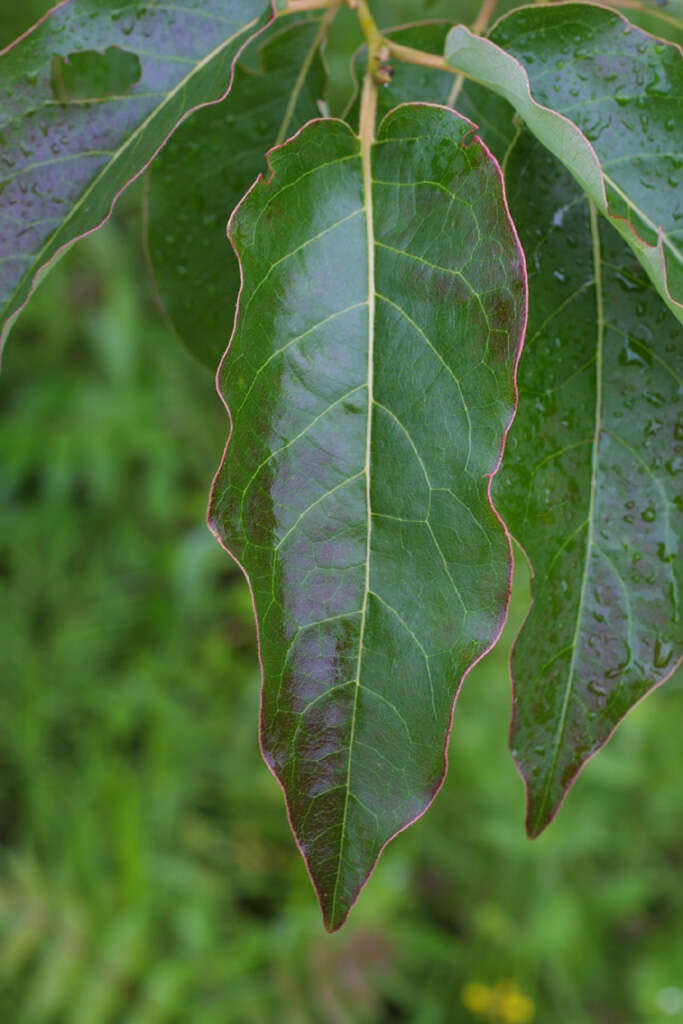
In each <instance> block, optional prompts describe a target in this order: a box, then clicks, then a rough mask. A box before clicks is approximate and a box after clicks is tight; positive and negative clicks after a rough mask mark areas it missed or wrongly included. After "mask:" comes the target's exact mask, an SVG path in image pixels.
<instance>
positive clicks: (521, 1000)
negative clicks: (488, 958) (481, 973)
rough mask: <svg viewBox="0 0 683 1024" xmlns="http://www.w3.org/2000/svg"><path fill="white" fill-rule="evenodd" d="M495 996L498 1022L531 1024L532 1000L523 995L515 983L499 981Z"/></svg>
mask: <svg viewBox="0 0 683 1024" xmlns="http://www.w3.org/2000/svg"><path fill="white" fill-rule="evenodd" d="M496 994H497V1006H496V1011H497V1014H498V1016H499V1018H500V1020H502V1021H504V1022H505V1024H531V1021H532V1020H533V1019H534V1011H535V1006H534V1003H533V1000H532V999H529V997H528V996H525V995H524V993H523V992H522V990H521V989H520V987H519V985H518V984H517V982H516V981H512V980H510V979H505V980H504V981H499V982H498V984H497V985H496Z"/></svg>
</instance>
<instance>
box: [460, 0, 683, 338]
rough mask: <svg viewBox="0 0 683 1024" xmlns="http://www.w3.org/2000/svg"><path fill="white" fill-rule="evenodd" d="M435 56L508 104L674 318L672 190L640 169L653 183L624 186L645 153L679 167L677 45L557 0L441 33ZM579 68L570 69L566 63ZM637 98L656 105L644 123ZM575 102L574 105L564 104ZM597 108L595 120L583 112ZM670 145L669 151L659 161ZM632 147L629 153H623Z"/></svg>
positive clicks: (681, 297)
mask: <svg viewBox="0 0 683 1024" xmlns="http://www.w3.org/2000/svg"><path fill="white" fill-rule="evenodd" d="M568 37H571V40H572V43H571V46H569V45H568V42H567V39H568ZM445 52H446V59H447V60H448V61H449V63H451V65H452V66H454V67H458V68H459V69H461V70H463V71H465V72H466V73H468V74H472V75H473V76H474V77H475V78H477V79H478V80H479V81H481V82H483V83H484V84H485V85H487V86H489V87H490V88H491V89H493V90H494V91H495V92H497V93H498V94H499V95H501V96H503V97H504V98H505V99H507V100H508V101H509V102H511V103H512V104H513V106H514V107H515V108H516V110H517V111H518V113H519V114H520V115H521V116H522V117H523V118H524V120H525V122H526V124H527V126H528V127H529V129H530V130H531V131H532V132H533V133H534V134H535V135H536V136H537V138H539V139H540V140H541V141H542V142H543V143H544V145H546V146H547V147H548V149H550V151H551V152H552V153H553V154H554V155H555V156H556V157H557V158H558V159H559V160H560V161H561V162H562V163H563V164H564V165H565V167H567V168H568V169H569V171H570V172H571V173H572V174H573V176H574V177H575V179H576V180H577V181H578V182H579V184H580V185H581V187H582V188H583V189H584V190H585V191H586V193H587V194H588V195H589V196H590V197H591V199H592V200H593V201H594V202H595V204H596V206H597V207H598V209H599V210H600V212H601V213H603V214H604V215H605V216H606V217H607V218H608V219H609V221H610V223H612V224H613V226H614V227H616V228H617V230H618V231H619V233H620V234H621V235H622V237H623V238H624V240H625V241H626V242H627V243H628V244H629V245H630V246H631V248H632V249H633V251H634V252H635V254H636V256H637V257H638V259H639V260H640V262H641V264H642V265H643V267H644V268H645V269H646V271H647V273H648V275H649V277H650V279H651V280H652V281H653V282H654V284H655V286H656V288H657V290H658V292H659V294H660V295H661V296H662V298H663V299H664V301H665V302H666V303H667V305H668V306H669V308H670V309H671V310H672V312H673V313H674V314H675V315H676V316H677V317H678V319H679V320H683V305H682V303H683V256H682V255H681V237H682V234H683V233H682V229H681V228H679V227H678V223H677V222H678V219H680V213H679V212H678V205H679V204H680V194H679V185H677V183H676V181H674V180H672V181H671V182H668V181H667V179H666V177H665V178H664V179H663V180H661V181H660V180H659V177H660V174H661V168H660V167H658V166H657V165H655V167H654V169H653V171H652V172H648V179H649V178H650V177H652V174H655V175H656V177H657V179H658V180H657V182H656V183H654V180H653V181H652V182H651V181H650V180H648V182H647V184H643V183H642V182H641V181H640V179H639V180H636V178H637V177H638V175H643V172H642V170H641V169H640V167H639V164H638V161H639V160H641V159H644V158H645V157H646V156H647V155H648V154H650V155H654V154H657V156H658V157H659V159H660V162H662V163H663V162H665V161H666V160H670V161H671V170H670V171H669V173H670V174H672V175H676V174H678V170H679V169H680V166H681V163H680V161H681V159H683V156H682V151H683V138H681V136H682V134H683V132H682V131H681V122H680V116H679V112H678V110H677V106H676V92H677V90H680V91H683V61H681V55H680V50H679V48H678V47H676V46H675V45H674V44H668V43H664V42H661V41H659V40H657V39H655V38H654V37H652V36H649V35H648V34H647V33H645V32H642V31H641V30H640V29H637V28H635V27H634V26H631V25H629V24H628V22H626V20H625V19H624V18H623V17H622V16H621V15H619V14H617V13H616V12H613V11H608V10H607V9H605V8H601V7H597V6H593V5H591V4H575V3H561V4H557V5H553V6H552V7H548V6H544V7H535V8H520V9H519V10H518V11H515V12H513V13H512V14H510V15H508V16H506V17H505V18H503V19H501V21H499V22H498V24H497V25H496V26H495V27H494V29H493V30H492V32H491V35H490V38H489V39H482V38H480V37H476V36H473V35H472V34H471V33H470V32H469V30H468V29H466V28H465V27H464V26H457V27H456V28H455V29H453V30H452V31H451V32H450V33H449V37H448V40H447V42H446V51H445ZM615 53H616V55H617V57H616V58H615V57H614V54H615ZM569 54H571V56H572V58H573V59H570V57H569ZM579 63H580V70H579V71H576V70H575V68H574V64H577V66H578V65H579ZM550 64H552V68H551V67H549V65H550ZM641 65H644V67H645V70H647V71H648V72H651V73H652V76H653V79H652V82H648V84H647V86H646V87H645V92H642V91H639V87H637V86H636V85H635V83H636V82H637V80H639V78H641V76H642V74H644V71H643V70H642V67H641ZM662 80H663V83H664V84H663V85H662V87H661V88H660V87H659V85H658V83H660V82H661V81H662ZM634 88H635V89H636V92H635V94H634V95H631V92H632V90H633V89H634ZM646 94H647V98H648V100H649V101H650V102H655V101H657V100H658V101H659V103H658V113H657V117H656V119H655V118H652V119H648V118H647V117H646V115H644V114H643V112H642V103H641V97H642V98H644V97H645V95H646ZM577 97H581V101H580V102H579V103H576V104H575V103H574V101H575V100H576V99H577ZM584 101H585V106H583V107H582V106H581V103H583V102H584ZM597 107H599V109H600V116H599V118H598V120H597V121H596V120H595V114H594V113H591V111H594V109H596V108H597ZM586 111H588V113H587V112H586ZM659 111H661V112H662V115H661V117H660V112H659ZM655 120H656V121H657V123H654V122H655ZM660 121H661V122H662V123H659V122H660ZM664 121H666V124H665V123H664ZM669 123H670V124H671V129H669V127H668V125H669ZM669 131H672V132H673V134H672V135H669ZM629 133H630V135H632V136H633V138H632V139H631V140H630V141H629V140H628V135H629ZM589 136H590V139H591V141H589ZM670 140H673V153H672V154H671V155H670V156H669V155H668V153H667V148H666V147H667V146H668V145H669V143H670ZM665 144H666V145H665ZM633 146H635V147H636V149H635V151H634V152H630V151H629V150H630V149H632V148H633ZM653 146H654V147H655V149H654V151H653ZM624 147H626V154H625V155H624V154H623V149H624ZM615 152H620V153H621V154H622V156H620V158H619V159H620V160H621V163H622V164H623V166H621V167H620V168H619V169H618V170H617V171H614V170H612V171H611V172H610V173H608V172H607V170H606V168H607V166H609V165H610V162H611V165H612V167H614V166H616V164H615V162H614V154H615Z"/></svg>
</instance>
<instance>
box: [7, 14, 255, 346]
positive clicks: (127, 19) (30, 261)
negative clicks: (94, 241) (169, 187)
mask: <svg viewBox="0 0 683 1024" xmlns="http://www.w3.org/2000/svg"><path fill="white" fill-rule="evenodd" d="M265 8H266V4H265V3H264V0H203V2H201V3H199V2H198V0H177V2H176V3H175V4H174V5H173V6H171V7H168V6H164V5H161V6H158V7H157V6H156V5H154V4H149V3H140V2H124V3H121V4H117V5H116V6H114V5H112V4H110V3H97V2H94V0H65V2H63V3H61V4H59V5H58V6H57V7H56V8H54V10H53V11H52V12H51V13H50V14H49V15H48V16H47V17H46V18H45V19H44V20H43V21H41V22H39V23H38V24H37V25H36V26H35V27H34V29H33V30H32V31H31V32H29V33H27V34H26V35H25V36H23V37H21V38H20V39H19V40H18V41H17V42H16V43H15V44H13V45H12V46H10V47H9V48H8V49H7V50H5V51H4V52H3V53H2V54H0V341H2V340H4V338H5V337H6V334H7V332H8V330H9V327H10V325H11V322H12V320H13V319H14V317H15V316H16V314H17V312H18V311H19V310H20V309H21V308H22V306H23V305H24V304H25V302H26V300H27V298H28V296H29V295H30V293H31V291H32V289H33V287H34V284H35V279H36V275H37V274H38V272H39V271H40V270H41V268H44V267H45V266H46V265H48V264H49V263H50V261H51V260H53V259H54V257H55V255H56V254H57V253H58V252H59V251H60V250H62V249H63V248H64V247H65V246H67V245H68V244H69V243H71V242H72V241H74V240H75V239H76V238H79V237H81V236H82V235H83V234H85V233H87V232H89V231H92V230H93V229H94V228H96V227H98V226H99V225H100V224H102V223H103V222H104V220H106V218H107V217H108V216H109V214H110V212H111V209H112V207H113V205H114V203H115V201H116V198H117V197H118V195H119V194H120V193H121V192H122V191H123V190H124V189H125V187H126V186H127V185H128V184H129V183H130V181H131V180H132V179H133V178H135V177H136V176H137V175H138V174H139V173H140V172H141V171H142V170H143V169H144V167H145V166H146V165H147V164H148V163H149V161H150V160H151V159H152V157H153V156H154V154H155V153H156V152H157V150H158V149H159V148H160V147H161V146H162V145H163V144H164V142H165V141H166V140H167V138H168V136H169V135H170V133H171V132H172V131H173V130H174V128H175V127H176V125H177V124H178V122H179V121H180V120H181V119H182V118H183V117H184V116H185V115H186V114H187V113H188V111H191V110H193V109H194V108H196V107H197V106H199V105H201V104H203V103H208V102H213V101H215V100H217V99H219V98H220V97H221V96H222V95H224V94H225V93H226V92H227V91H228V89H229V86H230V81H231V77H232V64H233V61H234V59H235V57H236V56H237V54H238V53H239V51H240V50H241V48H242V47H243V46H244V45H245V44H246V43H247V42H248V40H249V39H250V38H251V37H252V36H253V35H254V33H255V32H256V31H257V30H258V28H259V27H260V26H262V25H265V23H266V21H267V20H268V16H267V14H266V15H264V13H263V12H264V9H265ZM64 69H67V70H68V69H73V74H72V75H71V78H70V80H68V81H65V75H64V74H63V73H62V72H63V71H64ZM66 77H68V76H66ZM88 87H89V88H90V95H88ZM111 89H114V90H116V89H125V91H124V92H122V93H121V94H117V93H116V92H114V94H109V90H111ZM84 92H85V94H84Z"/></svg>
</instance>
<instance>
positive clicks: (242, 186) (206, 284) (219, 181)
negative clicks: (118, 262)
mask: <svg viewBox="0 0 683 1024" xmlns="http://www.w3.org/2000/svg"><path fill="white" fill-rule="evenodd" d="M324 29H325V25H324V24H323V23H322V22H321V21H320V20H316V21H314V20H310V19H309V20H307V21H301V22H294V24H288V25H285V26H284V27H283V26H282V25H279V24H278V26H277V30H276V31H272V34H271V36H270V37H269V38H268V39H267V41H265V42H264V43H263V44H261V45H260V46H258V41H257V42H255V43H253V44H252V46H251V47H250V50H256V48H257V46H258V51H257V53H256V54H255V56H256V59H257V61H258V64H259V67H258V70H257V71H255V72H254V71H252V70H250V69H249V68H248V67H247V66H243V65H242V63H241V62H240V64H238V65H237V67H236V68H235V80H234V83H233V87H232V90H231V92H230V95H229V96H228V97H227V99H225V100H224V101H223V102H222V103H218V104H214V105H212V106H209V107H204V108H203V109H201V110H198V111H197V113H195V114H193V115H192V117H190V118H188V119H187V120H186V121H185V122H184V123H183V124H182V125H181V126H180V128H179V129H178V131H177V132H176V133H175V135H174V136H173V138H172V139H171V141H170V142H169V144H168V146H166V147H165V149H164V150H163V151H162V152H161V153H160V154H159V157H158V158H157V159H156V160H155V161H154V163H153V165H152V167H151V169H150V172H149V174H150V177H149V190H148V196H147V200H146V208H147V217H146V220H147V236H148V248H149V254H150V259H151V265H152V269H153V272H154V276H155V280H156V284H157V289H158V293H159V297H160V299H161V302H162V304H163V307H164V309H165V311H166V312H167V314H168V316H169V318H170V320H171V322H172V324H173V326H174V327H175V329H176V330H177V332H178V334H179V335H180V336H181V338H182V339H183V341H184V342H185V344H186V345H187V347H188V348H189V349H190V351H191V352H193V353H194V354H195V355H196V356H197V357H198V358H199V359H201V360H202V361H203V362H205V363H206V364H207V366H210V367H211V368H212V369H213V370H215V369H216V366H217V365H218V362H219V360H220V357H221V356H222V354H223V352H225V348H226V345H227V343H228V340H229V338H230V331H231V329H232V324H233V320H234V310H235V302H236V301H237V293H238V291H239V285H240V275H239V267H238V264H237V259H236V257H235V254H234V252H233V251H232V249H231V247H230V244H229V242H228V239H227V237H226V226H227V222H228V217H229V215H230V213H231V211H232V210H233V208H234V207H235V206H236V205H237V203H238V202H239V200H240V199H241V198H242V196H243V195H244V193H245V192H246V191H247V189H248V188H249V186H250V185H251V184H252V182H253V181H254V179H255V178H256V176H257V175H258V174H259V172H260V171H262V170H265V166H266V158H265V153H266V151H267V150H268V149H270V148H271V147H272V146H274V145H275V144H276V143H278V142H282V141H284V139H285V138H287V137H288V136H289V135H292V134H294V132H295V131H296V130H297V129H299V128H300V127H301V126H302V124H304V123H305V122H306V121H309V120H311V119H312V118H314V117H316V116H317V115H318V113H319V111H318V108H317V105H316V104H317V100H318V99H320V98H321V97H322V96H323V94H324V90H325V84H326V74H325V68H324V64H323V61H322V57H321V55H320V53H319V50H320V45H321V43H322V41H323V38H324ZM249 56H250V53H249V52H247V54H245V64H246V61H247V60H248V58H249ZM226 139H230V145H229V146H228V145H226Z"/></svg>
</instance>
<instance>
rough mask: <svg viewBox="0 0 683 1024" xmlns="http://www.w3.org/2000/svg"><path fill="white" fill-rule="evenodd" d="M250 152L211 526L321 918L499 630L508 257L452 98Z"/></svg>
mask: <svg viewBox="0 0 683 1024" xmlns="http://www.w3.org/2000/svg"><path fill="white" fill-rule="evenodd" d="M270 162H271V168H272V174H271V176H270V178H269V179H268V180H265V181H263V180H259V181H258V182H257V183H256V185H255V186H254V188H253V189H252V190H251V191H250V192H249V194H248V195H247V196H246V197H245V199H244V201H243V202H242V204H241V205H240V207H239V208H238V210H237V212H236V214H235V216H234V218H233V221H232V227H231V237H232V240H233V244H234V245H235V248H236V251H237V253H238V255H239V257H240V260H241V263H242V270H243V275H244V277H243V280H244V283H243V290H242V292H241V296H240V301H239V310H238V318H237V323H236V327H235V332H234V335H233V339H232V342H231V346H230V349H229V351H228V354H227V357H226V360H225V365H224V368H223V370H222V372H221V376H220V380H221V386H222V388H223V393H224V396H225V399H226V402H227V404H228V405H229V407H230V409H231V437H232V435H233V433H234V440H233V441H232V442H231V443H230V444H229V447H228V448H227V450H226V454H225V456H224V461H223V464H222V466H221V469H220V471H219V473H218V476H217V478H216V482H215V485H214V491H213V495H212V502H211V509H210V523H211V526H212V528H213V529H214V531H215V532H216V534H217V536H218V537H219V539H220V540H221V542H222V543H223V544H224V545H225V546H226V547H227V548H228V549H229V550H230V551H231V552H232V553H233V555H234V557H235V558H236V560H238V561H239V563H240V564H241V565H242V566H243V568H244V569H245V572H246V573H247V574H248V576H249V579H250V581H251V587H252V593H253V598H254V606H255V611H256V615H257V619H258V625H259V637H260V651H261V659H262V667H263V675H264V688H263V703H262V745H263V751H264V755H265V757H266V760H267V762H268V764H269V765H270V767H271V768H272V770H273V772H274V773H275V775H276V776H277V778H278V779H279V780H280V783H281V784H282V786H283V789H284V791H285V794H286V799H287V804H288V808H289V815H290V820H291V823H292V827H293V829H294V832H295V834H296V837H297V841H298V843H299V845H300V847H301V850H302V853H303V855H304V857H305V859H306V862H307V864H308V868H309V871H310V874H311V877H312V880H313V883H314V885H315V888H316V890H317V892H318V895H319V898H320V902H321V906H322V909H323V914H324V918H325V922H326V925H327V927H328V928H330V929H334V928H338V927H339V926H340V925H341V924H342V923H343V921H344V920H345V918H346V916H347V914H348V912H349V909H350V907H351V906H352V905H353V903H354V901H355V899H356V898H357V896H358V894H359V892H360V890H361V888H362V886H363V884H364V883H365V881H366V879H367V878H368V876H369V874H370V872H371V870H372V868H373V866H374V864H375V862H376V861H377V858H378V857H379V855H380V852H381V850H382V848H383V846H384V845H385V844H386V843H387V842H388V841H389V840H390V839H391V838H392V837H393V836H394V835H396V833H397V832H399V831H400V830H401V829H403V828H405V827H406V826H407V825H408V824H410V822H412V821H414V820H415V818H417V817H419V816H420V815H421V814H422V813H423V812H424V811H425V810H426V808H427V807H428V806H429V804H430V803H431V801H432V800H433V798H434V795H435V794H436V792H437V790H438V789H439V787H440V785H441V782H442V780H443V777H444V773H445V746H446V742H447V738H448V733H449V728H450V720H451V713H452V706H453V701H454V698H455V695H456V693H457V691H458V687H459V685H460V682H461V680H462V678H463V676H464V674H465V673H466V672H467V671H468V669H469V668H471V666H472V664H473V663H474V662H475V661H476V660H477V659H478V658H479V657H481V655H482V654H483V653H484V652H485V651H486V650H487V649H488V648H489V647H490V646H491V645H492V643H493V642H494V641H495V639H496V638H497V636H498V635H499V633H500V630H501V628H502V624H503V620H504V617H505V610H506V605H507V599H508V590H509V581H510V551H509V543H508V540H507V537H506V533H505V530H504V528H503V526H502V524H501V521H500V520H499V518H498V517H497V514H496V513H495V511H494V509H493V507H492V505H491V502H490V498H489V493H488V492H489V485H490V479H491V477H492V475H493V474H494V473H495V472H496V469H497V466H498V464H499V460H500V454H501V449H502V444H503V440H504V436H505V432H506V430H507V428H508V426H509V424H510V421H511V417H512V414H513V410H514V405H515V383H514V373H515V365H516V359H517V356H518V352H519V348H520V344H521V338H522V333H523V329H524V322H525V316H526V287H525V274H524V263H523V256H522V252H521V249H520V247H519V244H518V241H517V238H516V234H515V231H514V227H513V225H512V222H511V221H510V218H509V216H508V213H507V207H506V204H505V199H504V194H503V190H502V184H501V178H500V171H499V169H498V167H497V165H496V163H495V161H494V160H493V159H492V158H491V157H490V155H489V153H488V151H487V150H486V149H485V148H484V147H483V146H482V145H481V143H480V142H479V141H478V139H477V138H476V136H474V135H473V131H472V126H471V125H470V123H469V122H467V121H465V120H463V119H461V118H460V117H458V116H457V115H456V114H454V113H453V112H452V111H449V110H446V109H444V108H441V107H434V106H428V105H420V104H414V105H406V106H402V107H399V108H398V109H397V110H395V111H394V112H392V113H391V114H389V115H388V116H387V117H386V118H385V119H384V120H383V122H382V124H381V125H380V128H379V132H378V138H377V141H376V143H374V144H373V145H372V146H371V147H369V146H368V147H363V150H362V152H361V145H360V142H359V139H358V138H357V137H356V136H355V135H354V134H353V133H352V132H351V131H350V129H349V128H348V127H347V126H346V125H345V124H344V123H342V122H340V121H329V120H328V121H318V122H313V123H312V124H310V125H308V126H307V127H306V128H305V129H303V131H302V132H301V133H300V134H299V135H297V136H296V137H295V138H294V139H293V140H292V141H291V142H289V143H288V144H287V145H286V146H284V147H282V148H280V149H277V150H275V151H274V152H273V154H272V155H271V158H270ZM275 227H277V230H274V228H275Z"/></svg>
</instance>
